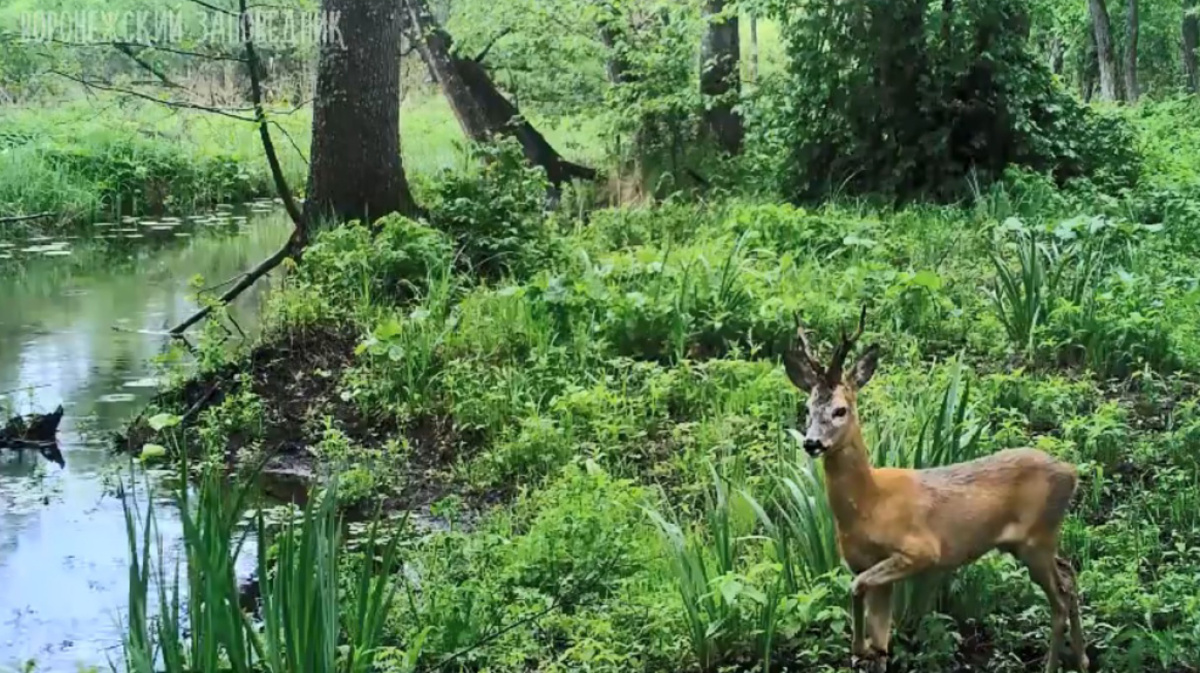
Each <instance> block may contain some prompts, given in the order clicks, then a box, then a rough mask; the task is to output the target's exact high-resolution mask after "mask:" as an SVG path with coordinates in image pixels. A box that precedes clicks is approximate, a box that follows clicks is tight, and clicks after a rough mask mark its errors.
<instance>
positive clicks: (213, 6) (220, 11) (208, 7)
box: [188, 0, 245, 16]
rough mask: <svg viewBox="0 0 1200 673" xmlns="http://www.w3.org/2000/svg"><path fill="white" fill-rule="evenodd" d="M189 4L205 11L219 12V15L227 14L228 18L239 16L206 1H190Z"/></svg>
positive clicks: (230, 10)
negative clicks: (198, 6)
mask: <svg viewBox="0 0 1200 673" xmlns="http://www.w3.org/2000/svg"><path fill="white" fill-rule="evenodd" d="M188 2H192V3H195V4H197V5H200V6H201V7H203V8H205V9H209V10H212V11H214V12H219V13H221V14H225V15H227V16H237V15H238V13H237V12H235V11H233V10H232V9H225V8H224V7H217V6H216V5H213V4H209V3H207V2H204V0H188ZM242 11H243V12H244V11H245V10H244V9H243V10H242Z"/></svg>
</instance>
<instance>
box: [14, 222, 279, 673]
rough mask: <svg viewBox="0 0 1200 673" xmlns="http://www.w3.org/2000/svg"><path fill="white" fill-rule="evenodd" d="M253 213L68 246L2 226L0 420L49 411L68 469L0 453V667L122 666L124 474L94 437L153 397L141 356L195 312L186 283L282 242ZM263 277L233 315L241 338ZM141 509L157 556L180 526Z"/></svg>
mask: <svg viewBox="0 0 1200 673" xmlns="http://www.w3.org/2000/svg"><path fill="white" fill-rule="evenodd" d="M265 211H266V208H265V207H262V206H259V207H257V208H255V209H253V210H246V209H240V210H238V211H218V213H217V214H215V215H213V216H204V217H201V218H197V219H195V220H190V221H183V220H173V219H171V218H166V219H165V220H160V221H155V222H150V223H147V222H137V223H135V222H121V223H112V224H111V225H108V226H99V227H96V231H97V232H98V233H97V235H95V236H90V237H87V238H83V239H77V240H66V239H63V240H46V239H37V240H29V239H26V240H22V241H17V240H5V239H4V238H3V236H4V232H3V231H2V230H0V411H2V412H21V413H28V412H31V411H51V410H53V409H54V408H55V407H56V406H58V405H59V404H60V403H61V404H62V405H63V407H64V408H65V414H64V416H63V419H62V423H61V425H60V426H59V442H60V447H61V449H62V452H63V456H64V457H65V460H66V467H65V468H62V469H60V468H59V467H58V466H56V465H53V464H50V463H47V462H46V461H45V460H43V459H42V458H41V457H39V456H37V455H35V452H28V453H26V454H25V455H23V456H21V455H17V454H15V453H12V452H5V453H6V454H8V455H0V671H4V670H7V669H6V667H9V666H19V665H20V664H21V663H23V662H25V661H28V660H30V659H32V660H35V661H36V662H37V665H38V670H52V671H74V670H76V666H77V665H79V664H87V665H99V666H102V667H106V662H107V661H109V660H110V659H112V660H116V659H117V658H118V657H119V656H120V641H121V632H122V631H121V628H120V621H121V619H122V615H121V611H122V610H123V609H124V607H125V600H126V598H127V594H126V583H127V579H128V569H127V565H126V562H127V547H126V537H125V521H124V515H123V513H122V508H121V501H120V500H119V499H118V498H116V497H114V493H115V491H116V487H117V481H118V479H123V480H126V481H128V479H129V477H130V471H131V470H133V469H136V468H134V467H132V466H131V464H130V461H129V459H128V458H125V457H120V456H116V455H113V454H112V453H110V452H109V451H108V445H107V443H106V442H107V433H108V432H110V431H113V430H117V429H119V428H120V427H121V425H122V423H123V422H124V421H125V420H127V419H128V418H130V417H131V416H132V415H134V414H136V413H137V411H138V409H139V408H140V405H142V404H144V403H145V402H146V401H147V399H148V398H149V397H150V396H151V395H153V393H154V381H153V379H152V376H153V372H152V367H151V362H150V360H151V359H152V358H153V357H154V356H156V355H159V354H160V353H162V352H164V351H165V349H166V346H167V344H166V340H165V339H164V338H163V337H162V336H161V335H159V334H156V333H161V332H162V331H165V330H166V329H169V328H170V326H172V325H174V324H175V323H177V322H179V321H181V320H182V319H183V318H184V317H186V316H187V315H188V314H189V313H190V312H191V311H193V310H194V309H195V293H194V291H191V290H190V289H189V283H190V281H191V280H192V278H193V277H194V276H196V275H201V276H203V278H204V279H205V280H206V282H207V283H217V282H221V281H224V280H226V279H228V278H231V277H233V276H235V275H236V274H238V273H240V272H241V271H242V270H244V269H246V268H248V267H249V266H251V265H253V264H254V263H256V262H258V261H259V260H261V259H262V258H263V257H265V256H267V255H268V254H270V253H271V252H273V251H274V250H275V249H276V248H278V246H279V245H281V244H282V242H283V241H284V239H285V238H286V236H287V233H288V231H289V228H290V227H289V225H288V223H287V222H286V220H285V218H284V217H282V216H281V215H279V214H277V213H267V212H265ZM238 218H245V219H238ZM117 230H123V231H120V232H117V233H113V232H115V231H117ZM269 283H270V280H269V279H266V280H265V281H263V282H260V283H259V285H257V286H256V287H254V288H252V289H251V290H250V291H248V292H247V293H246V294H244V295H243V296H242V297H241V298H239V300H238V302H237V304H236V305H235V306H234V307H233V310H232V313H233V314H234V316H235V317H236V319H237V320H238V323H239V324H240V325H241V326H242V327H243V328H244V329H246V330H247V331H253V329H254V326H255V324H256V322H257V321H256V316H257V312H258V308H259V306H260V302H261V299H262V297H263V291H264V289H265V287H266V286H268V285H269ZM114 328H116V329H114ZM136 479H137V481H138V487H139V489H140V488H141V487H142V484H143V474H142V473H140V472H139V473H137V475H136ZM150 481H151V482H154V477H153V475H151V479H150ZM155 509H156V517H157V519H158V524H159V530H160V532H161V534H162V536H163V540H164V547H166V548H168V549H171V548H175V547H176V544H175V541H176V540H177V539H178V536H179V522H178V518H177V517H175V516H172V515H171V512H170V509H169V508H167V507H163V506H156V508H155Z"/></svg>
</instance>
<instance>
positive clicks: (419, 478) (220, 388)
mask: <svg viewBox="0 0 1200 673" xmlns="http://www.w3.org/2000/svg"><path fill="white" fill-rule="evenodd" d="M359 338H360V334H359V333H358V331H357V330H356V329H355V328H354V327H353V326H350V325H340V324H333V323H326V324H318V325H313V326H307V327H304V328H300V329H296V330H293V331H290V332H288V333H286V334H279V335H273V336H272V337H270V338H268V339H265V340H263V341H261V342H260V343H258V344H256V345H255V346H254V347H253V348H252V349H251V350H250V351H249V353H248V354H247V355H246V356H245V357H243V358H242V359H240V360H239V361H238V362H235V363H231V364H228V365H225V366H223V367H221V368H220V369H219V370H217V371H215V372H210V373H205V374H203V375H200V376H196V377H194V378H192V379H190V380H188V381H187V382H186V383H185V384H184V385H182V386H181V387H179V388H177V389H175V390H170V391H165V392H163V393H161V394H159V395H158V396H156V397H155V398H154V400H153V401H152V403H151V405H150V406H149V407H148V409H147V411H144V412H143V413H142V414H141V415H140V416H139V417H138V418H136V419H134V421H133V422H132V423H131V424H130V425H129V427H128V428H127V429H126V431H125V432H124V433H121V434H118V435H116V436H115V444H116V447H117V448H118V449H119V450H122V451H126V452H130V453H133V454H135V455H136V454H138V453H139V452H141V450H142V447H143V445H145V444H146V443H147V442H154V443H160V442H162V438H161V437H160V436H159V433H157V432H155V431H154V430H153V429H152V428H151V427H150V425H149V422H148V418H149V417H150V416H152V413H150V411H149V410H155V411H154V413H157V412H158V411H166V412H168V413H173V414H178V415H180V416H181V418H182V421H181V423H180V425H181V426H182V428H183V430H184V433H185V434H184V436H185V437H187V438H188V439H187V442H186V445H187V446H193V447H194V446H200V441H199V439H198V434H197V433H198V431H199V429H200V428H201V426H203V425H204V424H205V423H206V420H205V414H206V413H207V412H215V413H220V412H222V410H223V409H224V408H225V407H224V406H223V405H225V404H226V402H227V401H228V400H231V399H232V401H233V403H234V404H238V403H240V402H241V400H242V399H244V398H243V397H242V396H243V394H244V393H245V392H247V391H248V392H250V393H252V396H253V398H256V399H257V400H258V402H259V403H260V404H261V410H262V413H261V432H257V433H254V436H248V435H246V434H244V433H240V432H231V433H229V434H228V435H227V436H226V437H225V438H224V447H223V450H224V458H225V462H226V465H227V466H228V467H229V468H230V469H233V468H234V467H235V466H238V465H245V464H247V463H248V462H253V461H254V460H256V459H257V460H263V461H264V462H263V464H264V468H263V470H262V471H261V473H260V479H261V486H262V488H263V490H264V492H266V493H267V494H268V495H270V496H272V497H274V498H277V499H280V500H283V501H290V502H297V503H303V502H305V501H306V500H307V496H308V492H309V489H310V487H311V486H312V484H313V483H314V482H315V481H316V480H317V479H318V478H319V477H320V476H321V475H323V474H326V473H327V472H328V471H329V470H330V469H331V468H332V467H333V466H330V465H325V464H323V463H322V462H321V460H320V459H319V458H318V456H317V455H315V453H314V451H313V447H314V446H315V445H317V444H318V443H319V442H320V440H321V437H320V433H321V429H322V428H323V427H324V422H325V421H324V419H326V418H328V419H330V422H331V424H332V426H333V427H336V428H337V429H338V430H340V431H341V432H342V433H343V434H344V435H345V436H346V438H347V439H349V440H350V441H351V442H352V443H353V444H354V445H355V446H357V447H362V448H364V449H377V448H380V447H382V446H384V445H385V444H386V443H387V442H389V441H391V440H394V439H397V438H400V437H403V438H404V439H406V440H407V442H408V445H409V447H410V449H411V450H410V451H409V452H408V460H407V462H406V464H405V465H403V466H402V469H401V471H400V473H401V478H400V479H399V480H398V483H396V484H393V485H385V487H384V489H383V490H382V492H380V493H378V494H377V495H378V496H379V497H378V498H376V499H374V502H372V503H371V505H370V506H369V507H368V506H367V505H366V504H365V503H364V504H363V505H362V509H363V510H364V511H363V512H362V513H363V514H366V513H367V512H366V511H365V510H367V509H371V510H373V509H374V507H375V505H377V504H380V503H382V505H383V506H384V508H385V509H389V510H415V511H416V512H418V513H420V512H421V511H426V512H427V511H428V506H429V505H430V504H431V503H434V502H436V501H437V500H439V499H440V498H442V497H444V496H445V495H447V494H449V493H451V492H460V491H461V490H462V489H461V485H460V484H455V483H454V482H453V479H452V477H451V476H450V475H449V469H448V468H449V467H450V466H451V465H453V464H454V463H455V462H456V461H457V460H458V459H460V458H461V457H463V456H466V455H469V454H470V453H472V452H473V451H474V450H475V448H476V447H477V446H478V444H479V439H480V438H479V437H476V436H474V435H473V433H469V432H463V431H462V430H461V429H460V428H458V426H457V425H456V424H455V423H454V420H453V419H452V418H449V417H432V416H425V417H421V418H418V419H415V420H412V421H408V422H403V423H402V422H401V421H400V419H398V418H397V417H396V416H394V415H390V414H365V413H363V411H362V410H361V409H360V408H359V406H358V405H357V404H355V403H354V401H353V400H347V399H343V396H342V395H341V385H340V384H341V381H342V377H343V376H344V374H345V373H346V371H348V370H349V369H350V368H351V367H352V366H353V364H354V358H355V353H354V351H355V347H356V346H357V345H358V343H359ZM463 495H464V497H465V498H466V499H467V500H469V501H471V502H472V503H475V504H478V505H483V504H485V503H488V502H492V501H494V500H495V499H496V498H495V497H494V496H493V495H489V494H463Z"/></svg>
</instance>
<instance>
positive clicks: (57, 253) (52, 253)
mask: <svg viewBox="0 0 1200 673" xmlns="http://www.w3.org/2000/svg"><path fill="white" fill-rule="evenodd" d="M70 254H71V251H70V250H63V249H62V248H55V249H53V250H43V251H42V255H44V256H46V257H66V256H68V255H70Z"/></svg>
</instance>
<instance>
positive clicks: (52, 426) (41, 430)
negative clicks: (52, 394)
mask: <svg viewBox="0 0 1200 673" xmlns="http://www.w3.org/2000/svg"><path fill="white" fill-rule="evenodd" d="M62 415H63V408H62V405H61V404H60V405H58V408H57V409H55V410H54V411H53V412H52V413H49V414H30V415H28V416H20V415H17V416H13V417H12V418H10V419H8V422H7V423H5V424H4V427H3V428H0V449H11V450H13V451H26V450H29V449H37V451H38V453H40V454H42V457H43V458H45V459H46V460H48V461H50V462H52V463H54V464H55V465H58V466H59V467H66V464H67V463H66V460H64V459H63V455H62V451H61V450H59V448H58V423H59V421H61V420H62Z"/></svg>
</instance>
